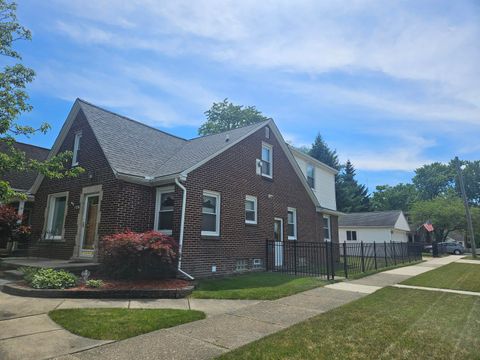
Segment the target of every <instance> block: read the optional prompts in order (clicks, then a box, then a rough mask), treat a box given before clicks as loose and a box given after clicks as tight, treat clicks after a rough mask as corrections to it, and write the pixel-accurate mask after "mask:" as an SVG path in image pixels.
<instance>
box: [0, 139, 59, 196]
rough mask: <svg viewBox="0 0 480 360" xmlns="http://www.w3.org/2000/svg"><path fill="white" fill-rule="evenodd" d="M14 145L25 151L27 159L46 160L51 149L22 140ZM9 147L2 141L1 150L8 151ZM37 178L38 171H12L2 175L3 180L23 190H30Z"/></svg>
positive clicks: (0, 143)
mask: <svg viewBox="0 0 480 360" xmlns="http://www.w3.org/2000/svg"><path fill="white" fill-rule="evenodd" d="M14 147H15V148H16V149H17V150H20V151H23V152H24V153H25V156H26V158H27V159H34V160H39V161H43V160H45V159H46V158H47V156H48V153H49V151H50V150H49V149H45V148H42V147H39V146H34V145H30V144H24V143H21V142H15V144H14ZM7 149H8V148H7V146H6V145H5V144H4V143H2V142H0V151H1V152H5V151H7ZM36 178H37V173H36V172H35V171H26V172H17V171H10V172H7V173H6V174H4V175H3V176H2V180H6V181H8V182H9V183H10V186H11V187H12V188H14V189H17V190H23V191H28V190H29V189H30V188H31V187H32V185H33V183H34V182H35V179H36Z"/></svg>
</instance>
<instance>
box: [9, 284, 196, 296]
mask: <svg viewBox="0 0 480 360" xmlns="http://www.w3.org/2000/svg"><path fill="white" fill-rule="evenodd" d="M102 281H104V284H103V286H102V287H101V288H89V287H86V286H85V285H83V284H82V285H79V286H76V287H73V288H69V289H33V288H31V287H30V286H29V285H28V284H27V283H26V282H25V281H19V282H15V283H8V284H5V285H4V286H3V292H5V293H7V294H11V295H17V296H30V297H44V298H90V299H95V298H96V299H107V298H111V299H113V298H117V299H135V298H138V299H141V298H144V299H148V298H149V299H162V298H164V299H168V298H177V299H178V298H183V297H186V296H188V295H190V294H191V293H192V291H193V289H194V286H193V285H192V283H191V282H189V281H186V280H180V279H168V280H129V281H120V280H103V279H102Z"/></svg>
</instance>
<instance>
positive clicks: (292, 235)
mask: <svg viewBox="0 0 480 360" xmlns="http://www.w3.org/2000/svg"><path fill="white" fill-rule="evenodd" d="M287 234H288V240H297V209H294V208H288V211H287Z"/></svg>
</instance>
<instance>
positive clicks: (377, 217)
mask: <svg viewBox="0 0 480 360" xmlns="http://www.w3.org/2000/svg"><path fill="white" fill-rule="evenodd" d="M338 229H339V239H340V242H344V241H346V242H347V243H357V242H358V243H359V242H361V241H363V242H364V243H372V242H376V243H383V242H385V241H386V242H390V241H394V242H407V241H408V233H409V232H410V227H409V226H408V222H407V219H406V218H405V215H404V214H403V212H402V211H401V210H392V211H374V212H364V213H350V214H345V215H342V216H341V217H340V218H339V220H338Z"/></svg>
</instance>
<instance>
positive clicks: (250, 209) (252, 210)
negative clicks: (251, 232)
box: [245, 195, 257, 224]
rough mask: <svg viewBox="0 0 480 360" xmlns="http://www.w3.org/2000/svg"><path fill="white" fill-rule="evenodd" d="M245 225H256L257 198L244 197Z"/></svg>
mask: <svg viewBox="0 0 480 360" xmlns="http://www.w3.org/2000/svg"><path fill="white" fill-rule="evenodd" d="M245 223H246V224H256V223H257V198H256V197H255V196H251V195H247V196H245Z"/></svg>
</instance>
